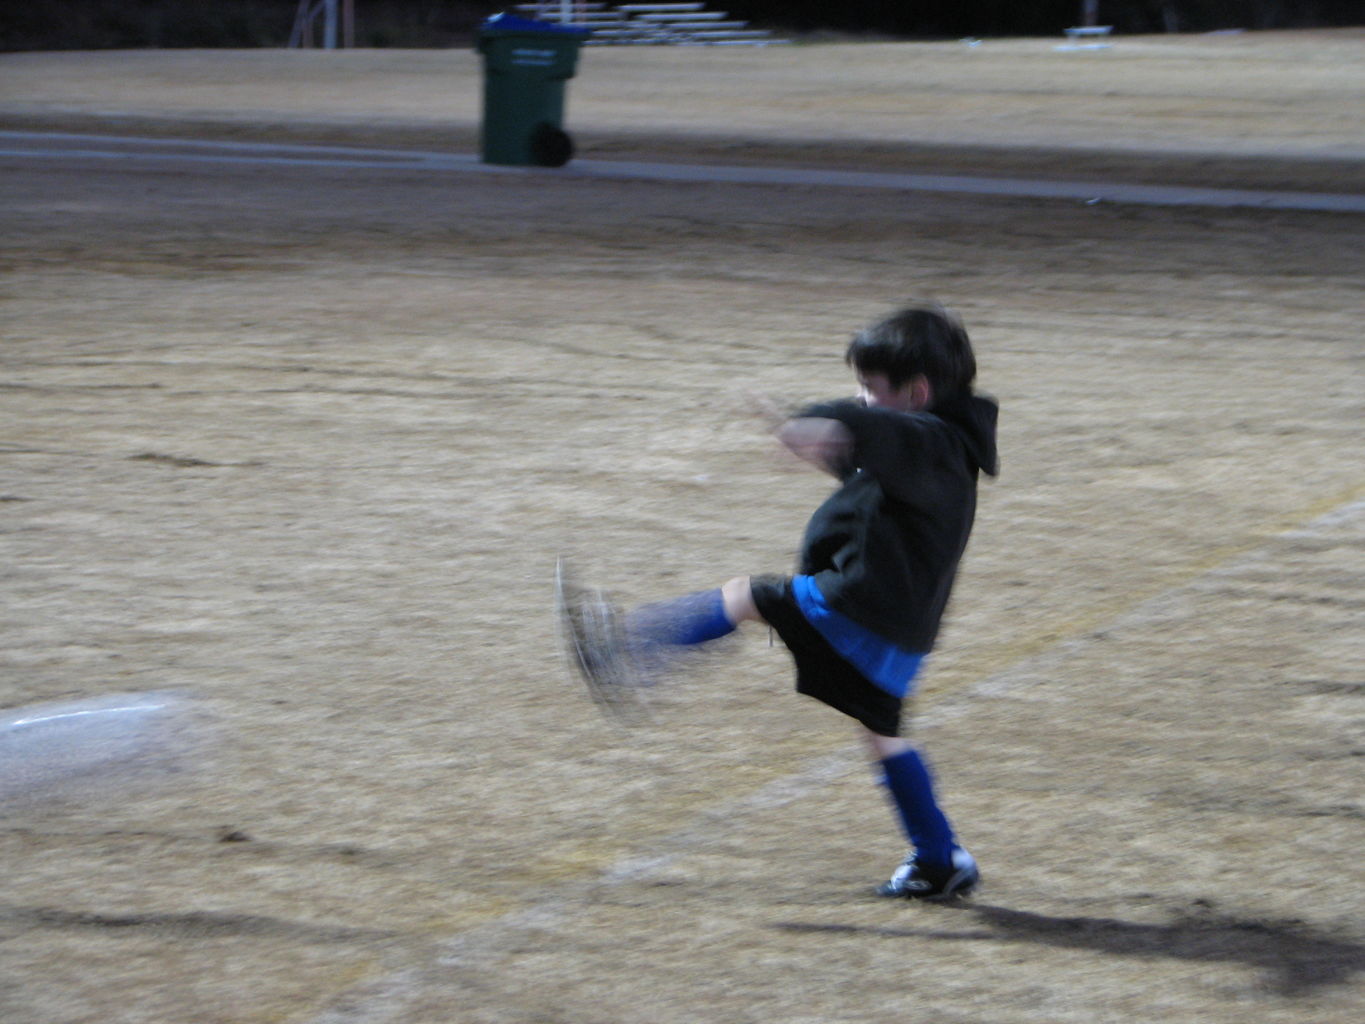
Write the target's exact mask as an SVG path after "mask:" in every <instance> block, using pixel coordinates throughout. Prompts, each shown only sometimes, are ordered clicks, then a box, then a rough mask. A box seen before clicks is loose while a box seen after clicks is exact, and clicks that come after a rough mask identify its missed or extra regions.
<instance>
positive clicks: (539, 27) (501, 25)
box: [482, 14, 592, 36]
mask: <svg viewBox="0 0 1365 1024" xmlns="http://www.w3.org/2000/svg"><path fill="white" fill-rule="evenodd" d="M482 31H483V32H484V33H485V34H488V33H493V34H497V33H503V32H506V33H512V32H534V33H537V34H539V33H542V32H544V33H549V34H552V35H570V36H587V35H592V29H590V28H584V27H583V26H582V25H560V24H557V23H555V22H552V21H536V20H534V19H532V18H519V17H517V16H516V15H515V14H495V15H493V16H492V17H491V18H489V19H487V20H486V21H485V22H484V23H483V26H482Z"/></svg>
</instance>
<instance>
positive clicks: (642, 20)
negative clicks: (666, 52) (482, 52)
mask: <svg viewBox="0 0 1365 1024" xmlns="http://www.w3.org/2000/svg"><path fill="white" fill-rule="evenodd" d="M516 9H517V11H518V12H520V13H522V14H528V15H530V16H531V17H533V18H536V19H537V20H539V21H546V22H550V23H552V24H558V25H580V26H582V27H583V28H587V29H591V30H592V35H591V36H589V37H588V39H587V45H588V46H769V45H772V44H774V43H785V42H788V41H789V40H786V39H777V38H774V37H773V34H772V33H771V32H769V31H768V30H767V29H761V28H751V27H750V26H749V23H748V22H747V21H737V20H735V19H733V18H731V17H730V16H729V15H728V14H726V13H725V12H724V11H708V10H707V9H706V4H705V3H698V2H690V3H657V4H607V3H596V2H588V3H581V2H575V3H563V2H561V0H543V2H541V3H523V4H518V5H517V8H516Z"/></svg>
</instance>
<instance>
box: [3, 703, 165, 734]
mask: <svg viewBox="0 0 1365 1024" xmlns="http://www.w3.org/2000/svg"><path fill="white" fill-rule="evenodd" d="M164 707H166V705H165V704H128V705H125V706H123V707H117V708H92V709H90V710H88V711H64V712H62V713H61V714H56V715H42V716H40V717H38V718H16V719H14V720H13V721H11V722H5V721H0V734H3V732H4V730H6V729H13V728H16V727H18V726H21V725H40V724H41V723H43V722H60V721H62V720H63V719H67V718H84V717H86V716H87V715H114V714H119V713H121V712H127V711H160V710H161V709H162V708H164Z"/></svg>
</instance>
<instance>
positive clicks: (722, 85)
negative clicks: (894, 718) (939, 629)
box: [0, 32, 1365, 1024]
mask: <svg viewBox="0 0 1365 1024" xmlns="http://www.w3.org/2000/svg"><path fill="white" fill-rule="evenodd" d="M1055 42H1057V41H1053V40H1017V41H1010V42H995V41H989V40H988V41H986V42H985V43H984V44H983V45H981V46H978V47H967V46H964V45H961V44H896V45H892V44H867V45H860V44H828V45H811V46H790V47H774V48H770V49H765V50H742V49H738V48H736V49H715V50H712V49H685V50H684V49H672V50H658V49H626V48H622V49H617V50H612V49H594V50H591V51H588V52H586V53H585V54H584V59H583V62H582V66H581V68H580V74H579V76H578V78H577V79H575V80H574V82H573V83H571V86H570V92H569V95H570V101H569V117H568V127H569V128H570V130H571V131H572V132H573V133H574V135H575V137H576V138H577V140H578V142H579V147H580V152H581V153H582V155H584V156H587V157H596V158H606V159H611V158H618V157H630V158H633V159H642V158H643V159H654V160H663V161H668V160H672V161H686V162H695V163H741V162H745V163H755V164H762V163H771V164H783V165H787V166H827V167H843V168H868V167H877V168H882V169H886V168H898V169H905V170H926V169H933V170H943V171H953V172H959V173H960V172H967V171H970V172H972V173H981V174H988V175H992V174H993V175H1000V174H1008V175H1021V174H1028V175H1032V176H1069V177H1078V178H1085V179H1087V180H1094V181H1103V180H1131V181H1161V182H1177V183H1190V184H1203V185H1226V186H1229V187H1251V188H1269V189H1273V188H1284V189H1298V190H1309V191H1313V190H1316V191H1340V192H1351V193H1360V192H1365V183H1363V182H1362V173H1361V172H1362V167H1363V166H1365V140H1363V139H1362V136H1361V133H1360V118H1359V111H1360V110H1361V108H1362V101H1365V33H1362V32H1335V33H1303V34H1267V35H1256V34H1247V35H1242V36H1220V37H1198V38H1196V37H1174V38H1144V39H1123V40H1118V41H1116V45H1115V46H1114V48H1113V49H1111V50H1108V51H1102V52H1092V53H1062V52H1059V51H1057V50H1056V49H1055ZM478 109H479V67H478V62H477V58H476V56H475V55H474V54H472V53H468V52H412V53H399V52H384V51H374V52H365V51H356V52H349V53H335V54H327V53H320V52H292V53H291V52H266V51H253V52H137V53H99V54H94V53H89V54H7V55H4V56H0V129H8V130H11V131H13V130H20V131H52V132H98V133H106V134H118V135H154V136H161V137H170V138H184V137H195V138H203V139H231V140H253V141H302V142H319V143H322V142H330V143H352V144H363V145H366V146H392V147H398V148H409V149H429V150H440V151H447V152H470V151H472V149H473V146H474V141H473V140H474V139H475V138H476V135H477V122H478ZM28 144H29V145H32V143H31V142H30V143H28ZM55 144H56V142H55V140H54V145H55ZM63 144H70V143H63ZM18 148H19V146H18V143H17V142H15V141H14V140H13V139H12V138H10V137H4V138H0V149H4V150H5V153H4V154H2V155H0V182H3V186H2V187H3V193H2V194H3V197H4V198H3V203H0V227H3V230H0V299H2V300H3V305H2V306H0V332H2V333H3V343H2V345H0V361H2V363H3V371H2V375H0V428H2V429H0V542H2V543H3V550H4V563H3V565H4V569H3V572H4V614H3V623H2V624H0V637H3V652H0V718H3V719H5V723H8V727H7V728H4V729H0V772H4V773H5V775H4V777H3V778H0V863H3V865H4V879H5V882H4V887H3V891H2V892H0V1019H2V1020H4V1021H5V1022H6V1024H76V1022H82V1024H84V1022H91V1024H94V1022H99V1024H113V1022H117V1024H265V1022H272V1024H276V1022H278V1024H343V1022H345V1024H372V1022H373V1024H378V1022H393V1024H532V1022H535V1024H551V1022H553V1024H697V1022H707V1024H711V1022H715V1024H816V1022H819V1024H891V1022H905V1021H924V1022H935V1024H1097V1022H1115V1024H1117V1022H1146V1021H1152V1020H1162V1021H1166V1022H1172V1024H1175V1022H1182V1024H1183V1022H1191V1024H1192V1022H1199V1024H1204V1022H1208V1024H1224V1022H1226V1024H1234V1022H1236V1024H1242V1022H1250V1021H1255V1022H1258V1024H1347V1022H1352V1021H1357V1020H1360V1019H1362V1016H1365V986H1363V985H1362V976H1361V972H1362V969H1363V968H1365V921H1363V920H1362V909H1363V908H1365V898H1363V897H1362V894H1365V872H1362V870H1361V867H1360V849H1361V848H1362V845H1365V823H1363V822H1362V811H1361V803H1360V796H1361V780H1362V772H1361V755H1362V752H1365V733H1363V731H1362V715H1361V705H1360V701H1361V699H1362V698H1361V687H1362V682H1363V681H1365V648H1363V647H1362V635H1363V634H1362V630H1361V612H1362V581H1363V580H1365V545H1363V544H1362V541H1365V465H1363V464H1362V460H1361V451H1362V442H1365V430H1362V410H1363V406H1365V402H1362V399H1365V387H1363V386H1362V385H1363V382H1365V378H1363V377H1362V365H1361V357H1362V353H1363V352H1365V349H1363V347H1362V341H1361V336H1360V324H1361V320H1362V314H1365V301H1363V299H1365V289H1363V288H1362V282H1363V281H1365V245H1363V244H1362V243H1363V242H1365V220H1362V218H1361V217H1360V216H1358V215H1340V214H1328V213H1314V212H1268V211H1264V210H1256V209H1244V208H1229V209H1216V208H1209V207H1173V208H1163V207H1156V206H1142V207H1137V206H1125V205H1120V204H1113V203H1102V204H1086V203H1082V202H1073V201H1044V200H1038V199H1027V198H1005V197H974V196H968V195H961V196H954V197H945V196H943V195H933V194H926V193H910V192H894V191H885V190H883V191H872V190H859V189H849V188H844V189H828V188H821V187H818V186H791V185H787V186H780V187H779V186H763V185H737V184H721V183H709V182H690V183H663V182H659V181H651V180H648V179H644V178H641V179H638V180H610V179H606V178H602V177H599V176H595V175H593V174H590V173H583V172H578V171H575V169H574V166H573V165H571V166H570V167H569V168H567V169H566V170H565V171H562V172H557V171H542V170H527V171H524V172H520V171H519V172H511V173H507V172H503V173H484V172H481V171H478V170H471V171H468V172H464V173H459V174H439V173H433V172H426V171H419V170H413V169H401V170H400V169H395V170H384V169H373V168H371V169H364V168H349V167H342V166H337V165H332V164H322V163H319V164H316V165H312V166H307V165H285V164H265V163H251V162H243V163H227V162H209V161H200V162H190V161H185V162H179V161H170V160H160V159H159V160H150V159H142V158H138V157H136V156H129V157H127V158H125V159H119V160H111V159H101V160H96V159H86V158H79V157H61V156H57V157H38V156H33V155H24V154H19V155H16V153H15V152H14V151H15V150H17V149H18ZM916 298H930V299H937V300H940V301H943V302H945V303H946V304H948V305H950V306H952V307H954V308H956V309H957V310H958V311H959V312H960V313H961V314H962V316H963V317H964V319H965V321H966V323H967V324H968V326H969V328H970V329H971V331H972V333H973V338H974V341H975V343H976V346H977V351H978V356H979V359H980V363H981V379H980V383H981V385H982V386H983V388H984V389H985V390H988V391H990V392H991V393H993V394H994V395H996V396H997V397H998V398H999V399H1000V400H1001V403H1002V420H1001V424H1002V433H1001V447H1002V455H1003V472H1002V475H1001V477H1000V479H999V480H998V481H995V482H991V483H989V484H986V485H984V486H983V488H982V502H981V510H980V516H979V520H978V529H977V533H976V535H975V537H974V540H973V543H972V546H971V548H970V549H969V551H968V555H967V559H966V562H965V563H964V569H963V575H962V578H961V580H960V583H959V587H958V591H957V594H956V598H955V602H954V605H953V607H952V609H951V611H950V616H949V620H948V622H947V624H946V627H945V631H944V635H943V637H942V640H941V646H940V649H939V650H938V651H937V652H936V654H935V656H934V658H933V660H932V665H931V666H930V670H929V672H928V674H927V676H926V677H925V680H924V683H923V688H922V691H921V695H920V698H919V701H918V707H917V715H916V719H915V721H916V725H915V727H914V735H915V736H916V737H917V738H918V739H919V740H920V741H921V742H922V743H923V744H924V746H925V748H926V750H927V751H928V752H929V754H930V756H931V757H932V759H933V760H934V762H935V764H936V766H937V768H938V770H939V773H940V781H941V785H942V789H943V792H944V796H945V801H946V803H947V806H948V809H949V811H950V813H951V814H952V815H953V816H954V818H955V820H956V823H957V824H958V826H959V829H960V831H961V833H962V835H963V838H964V839H965V841H966V842H967V843H968V845H970V847H971V848H972V849H973V851H974V852H975V853H976V855H977V857H978V859H979V860H980V861H981V863H982V867H983V872H984V874H985V885H984V887H983V889H982V891H981V892H980V894H979V896H977V897H976V898H975V899H973V900H971V901H964V902H962V903H960V904H957V905H945V906H918V905H911V904H903V903H893V904H888V903H886V902H882V901H878V900H876V899H874V898H871V897H870V896H869V895H868V893H869V890H870V887H871V886H872V885H873V884H875V883H876V882H877V881H879V880H881V878H883V877H884V875H885V873H886V872H887V871H888V870H889V869H890V868H891V867H892V866H893V865H894V864H895V863H896V861H897V860H898V859H899V858H900V856H901V855H902V853H903V847H902V841H901V840H900V838H899V836H898V834H897V832H896V829H895V826H894V824H893V819H892V815H891V812H890V810H889V808H888V807H887V806H886V805H885V803H884V801H883V798H882V796H881V794H880V793H879V792H878V791H877V788H876V787H875V786H873V785H872V784H871V774H870V772H869V770H868V769H867V768H866V767H865V765H864V764H863V762H862V755H861V751H860V750H859V748H858V747H857V745H856V744H855V742H854V737H853V735H852V731H851V729H850V728H849V727H848V725H847V724H846V723H844V722H843V721H841V720H839V718H838V716H836V715H835V714H834V713H832V712H830V711H828V710H827V709H824V708H822V707H820V706H818V705H815V704H813V703H811V702H807V701H805V700H804V699H802V698H798V697H797V696H795V695H794V694H792V693H791V692H790V688H791V680H790V670H789V665H788V660H787V657H786V655H785V653H784V652H783V651H782V650H781V648H780V647H771V646H769V644H768V641H767V637H766V635H764V634H763V633H762V632H761V631H754V632H752V633H746V634H744V635H742V636H741V637H739V638H737V639H735V640H734V642H732V643H730V644H729V646H728V647H727V648H726V649H724V650H720V651H717V652H715V653H714V655H713V656H708V657H707V659H706V660H705V661H703V662H701V663H699V664H697V665H695V666H694V667H693V669H692V670H691V671H690V672H689V673H688V674H687V676H686V678H682V679H679V680H678V681H677V683H676V684H675V685H673V686H669V687H666V688H663V689H661V690H660V691H658V693H657V695H656V699H655V707H654V713H653V717H652V719H651V721H650V722H649V723H648V724H646V725H644V726H642V727H640V728H638V729H636V730H633V731H623V730H621V729H619V728H615V727H613V726H611V725H610V724H609V723H607V722H605V721H604V720H603V719H602V718H601V717H600V716H599V715H598V713H597V711H596V710H595V708H594V707H593V706H592V705H591V703H590V702H589V701H588V700H587V699H586V697H585V696H584V695H583V694H582V693H581V692H580V690H579V689H578V687H577V686H576V684H575V683H574V681H573V680H572V679H571V678H570V677H569V676H568V674H567V672H566V670H565V667H564V665H563V662H562V659H561V657H560V652H559V647H558V640H557V637H556V632H555V623H554V621H553V618H552V615H551V600H550V598H551V573H552V568H553V564H554V560H555V557H556V555H558V554H559V553H561V552H568V553H571V554H572V555H574V556H575V557H576V559H577V561H578V564H579V565H580V567H581V568H582V571H583V572H584V573H585V574H586V575H587V576H588V577H589V578H590V579H592V580H594V581H597V582H600V583H602V584H604V585H607V586H609V587H611V588H612V589H614V590H615V591H617V593H618V594H619V595H620V596H621V597H622V598H624V599H626V600H627V601H635V600H643V599H648V598H654V597H660V596H665V595H668V594H672V593H675V592H678V591H679V590H681V589H696V588H701V587H705V586H710V585H714V584H715V583H718V582H719V581H720V580H722V579H724V578H726V577H727V576H730V575H734V574H736V573H739V572H745V571H752V572H763V571H782V570H785V569H787V568H788V567H789V566H790V563H791V560H792V557H793V553H794V549H795V546H796V544H797V542H798V540H799V536H800V531H801V528H802V526H803V524H804V520H805V516H806V515H807V513H808V512H809V510H810V509H812V508H813V507H814V506H815V504H816V503H817V502H818V501H819V500H820V498H821V497H822V495H823V494H824V493H825V492H826V489H827V484H826V482H825V481H824V480H823V479H822V478H820V477H819V476H818V475H816V474H814V473H811V472H808V471H805V470H802V469H800V468H798V467H795V466H793V465H791V464H790V463H788V462H787V461H785V460H784V459H782V458H779V456H778V454H777V452H776V451H775V450H774V446H773V443H772V441H771V439H770V438H768V437H767V436H765V435H764V433H763V432H762V430H761V428H760V426H759V425H758V424H756V423H755V422H754V421H753V420H752V419H751V418H749V417H748V416H747V415H746V412H745V405H744V400H743V398H742V395H743V394H744V393H745V392H746V391H758V392H766V393H770V394H772V395H775V396H777V397H779V398H781V399H783V400H787V401H791V402H798V401H801V400H804V399H818V398H823V397H829V396H831V395H838V394H843V393H846V392H847V390H848V389H849V387H850V381H849V379H848V376H847V372H846V371H845V369H844V368H843V366H842V365H841V352H842V347H843V344H844V342H845V340H846V338H847V337H848V335H849V333H850V332H851V331H852V330H853V329H855V328H856V327H858V326H859V325H861V324H862V323H864V322H865V321H866V320H868V319H870V318H872V317H874V316H876V315H878V314H880V313H882V312H884V311H885V310H886V309H888V308H889V307H891V306H893V305H894V304H896V303H898V302H901V301H903V300H906V299H916ZM96 700H99V701H104V702H105V703H104V704H99V705H96V704H86V703H73V702H85V701H96ZM110 702H112V703H113V704H115V705H120V702H123V703H122V705H121V706H127V707H148V706H153V705H154V706H156V708H157V710H154V711H142V712H129V713H126V714H124V715H123V717H120V715H119V714H115V713H112V712H111V713H105V714H99V713H91V714H89V715H87V716H85V717H84V718H82V717H80V716H73V713H72V712H71V710H70V709H71V708H73V707H74V708H87V709H98V708H105V707H108V706H110ZM54 704H60V705H62V707H64V708H66V709H67V710H65V711H57V712H54V711H51V710H50V706H51V705H54ZM45 709H47V710H45ZM54 714H65V715H66V716H67V717H66V718H64V719H62V720H61V721H60V722H58V721H57V720H55V719H53V718H52V716H53V715H54ZM35 718H48V719H50V720H49V721H48V722H36V723H35V722H34V721H33V719H35ZM16 720H24V721H25V722H26V723H27V724H15V723H16ZM106 722H114V723H119V722H126V723H127V724H126V725H118V724H114V725H104V724H103V723H106ZM0 724H4V723H0ZM58 724H62V725H63V729H61V730H58V729H56V726H57V725H58ZM120 730H122V731H120ZM44 735H50V736H51V737H52V738H51V739H50V741H48V742H46V745H43V744H39V745H37V746H35V745H34V743H33V741H32V739H31V737H34V736H38V737H40V738H41V737H42V736H44Z"/></svg>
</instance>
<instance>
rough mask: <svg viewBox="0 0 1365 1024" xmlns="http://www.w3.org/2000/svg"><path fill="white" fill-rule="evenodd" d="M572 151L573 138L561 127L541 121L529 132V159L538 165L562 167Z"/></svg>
mask: <svg viewBox="0 0 1365 1024" xmlns="http://www.w3.org/2000/svg"><path fill="white" fill-rule="evenodd" d="M573 153H574V146H573V139H571V138H569V133H568V132H566V131H564V130H563V129H562V128H556V127H555V126H554V125H552V124H550V123H549V122H546V121H542V122H541V123H540V124H538V125H536V130H535V131H534V132H532V133H531V159H532V160H534V161H535V162H536V164H537V165H538V166H540V167H563V166H564V165H565V164H567V163H568V162H569V161H570V160H572V159H573Z"/></svg>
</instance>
